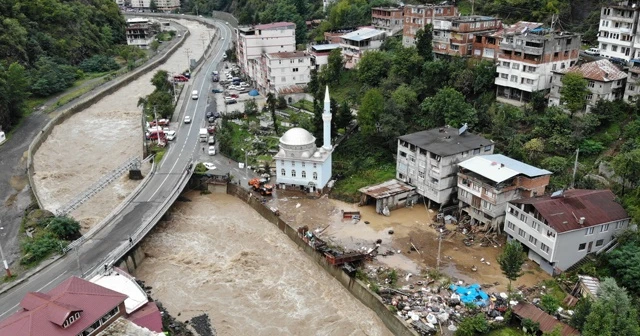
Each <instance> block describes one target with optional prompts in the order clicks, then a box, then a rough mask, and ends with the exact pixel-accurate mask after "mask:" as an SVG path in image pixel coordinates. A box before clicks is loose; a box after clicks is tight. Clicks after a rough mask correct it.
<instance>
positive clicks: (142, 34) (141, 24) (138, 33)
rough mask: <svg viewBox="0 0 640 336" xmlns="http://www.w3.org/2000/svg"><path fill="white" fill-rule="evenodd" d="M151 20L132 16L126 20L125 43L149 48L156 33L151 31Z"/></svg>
mask: <svg viewBox="0 0 640 336" xmlns="http://www.w3.org/2000/svg"><path fill="white" fill-rule="evenodd" d="M152 23H153V22H152V21H151V20H150V19H147V18H132V19H128V20H127V27H126V28H125V35H126V37H127V45H132V46H137V47H139V48H140V49H149V48H150V47H151V42H153V39H154V37H155V35H156V32H155V31H153V27H152Z"/></svg>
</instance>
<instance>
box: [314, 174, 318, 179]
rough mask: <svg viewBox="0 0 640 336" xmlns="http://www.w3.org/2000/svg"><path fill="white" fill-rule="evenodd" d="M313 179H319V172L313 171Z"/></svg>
mask: <svg viewBox="0 0 640 336" xmlns="http://www.w3.org/2000/svg"><path fill="white" fill-rule="evenodd" d="M313 179H314V180H317V179H318V173H316V172H313Z"/></svg>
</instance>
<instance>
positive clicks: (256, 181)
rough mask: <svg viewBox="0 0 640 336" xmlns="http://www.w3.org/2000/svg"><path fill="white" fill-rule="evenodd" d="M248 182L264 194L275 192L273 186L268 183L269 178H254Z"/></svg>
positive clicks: (254, 189)
mask: <svg viewBox="0 0 640 336" xmlns="http://www.w3.org/2000/svg"><path fill="white" fill-rule="evenodd" d="M248 183H249V186H250V187H251V188H252V189H253V191H257V192H259V193H260V195H262V196H271V193H272V192H273V186H272V185H270V184H267V179H265V178H253V179H251V180H249V182H248Z"/></svg>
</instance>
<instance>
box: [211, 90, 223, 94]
mask: <svg viewBox="0 0 640 336" xmlns="http://www.w3.org/2000/svg"><path fill="white" fill-rule="evenodd" d="M211 92H213V93H222V90H220V89H213V90H211Z"/></svg>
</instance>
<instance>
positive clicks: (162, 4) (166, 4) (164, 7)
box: [130, 0, 180, 11]
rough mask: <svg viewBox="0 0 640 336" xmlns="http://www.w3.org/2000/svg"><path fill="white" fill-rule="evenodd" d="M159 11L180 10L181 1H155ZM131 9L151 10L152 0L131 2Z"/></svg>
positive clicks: (133, 0) (132, 0)
mask: <svg viewBox="0 0 640 336" xmlns="http://www.w3.org/2000/svg"><path fill="white" fill-rule="evenodd" d="M155 2H156V6H157V7H158V10H159V11H171V10H174V9H179V8H180V0H155ZM130 4H131V7H132V8H136V9H142V10H148V9H150V8H151V0H131V1H130Z"/></svg>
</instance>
